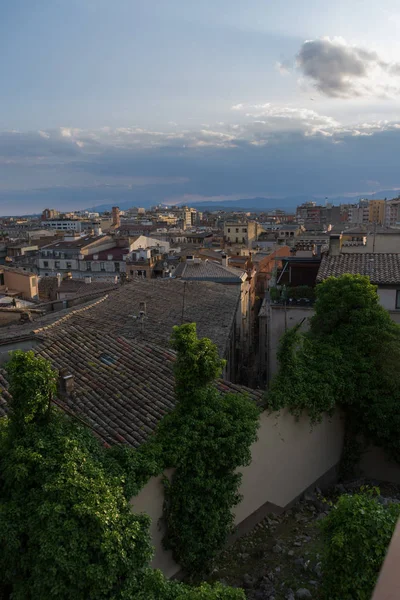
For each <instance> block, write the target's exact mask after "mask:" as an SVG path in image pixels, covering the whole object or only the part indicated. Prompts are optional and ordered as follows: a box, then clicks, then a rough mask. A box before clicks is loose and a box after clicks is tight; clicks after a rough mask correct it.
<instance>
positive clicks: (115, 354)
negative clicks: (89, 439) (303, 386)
mask: <svg viewBox="0 0 400 600" xmlns="http://www.w3.org/2000/svg"><path fill="white" fill-rule="evenodd" d="M42 337H43V339H42V341H41V343H40V345H39V346H38V348H37V349H36V352H37V353H38V354H39V355H41V356H43V357H45V358H47V359H48V360H50V362H51V363H52V365H53V367H54V368H57V369H59V370H61V369H68V371H69V372H70V373H71V374H72V375H73V376H74V392H73V393H72V394H71V395H70V396H68V397H62V398H60V401H58V402H57V403H58V404H59V405H60V404H61V406H63V407H66V409H67V411H71V412H72V413H73V414H75V415H76V416H78V417H80V418H81V419H83V420H84V421H85V422H86V423H87V424H88V425H89V426H90V427H91V428H92V429H93V430H94V431H95V432H96V433H97V434H98V435H99V436H100V437H101V438H102V439H103V440H105V441H107V442H108V443H127V444H129V445H132V446H139V445H140V444H141V443H143V442H144V441H145V440H146V438H147V437H148V436H149V435H150V434H151V433H152V432H153V431H154V429H155V427H156V426H157V423H158V422H159V421H160V419H161V418H162V417H163V416H164V415H165V414H166V413H167V412H169V411H171V410H172V409H173V408H174V406H175V402H176V400H175V394H174V378H173V371H172V365H173V361H174V359H175V354H174V352H173V351H172V350H170V349H165V348H162V347H159V346H156V345H154V344H151V343H149V342H139V343H138V342H132V341H129V340H127V339H126V338H123V337H118V336H117V337H115V336H113V335H104V334H103V333H101V332H100V331H94V330H92V329H87V328H85V327H84V326H79V325H68V326H67V327H64V326H61V327H55V328H49V329H48V330H47V331H45V332H43V335H42ZM217 387H218V389H219V390H220V391H221V392H225V393H228V392H245V393H247V394H248V395H249V397H250V398H251V399H252V400H254V401H255V402H257V403H261V401H262V396H263V393H262V392H261V391H257V390H251V389H249V388H245V387H243V386H239V385H235V384H232V383H230V382H226V381H222V380H221V381H219V382H218V384H217ZM0 388H1V395H0V416H3V415H4V414H6V412H7V400H8V398H9V394H8V392H7V381H6V380H5V378H4V374H3V373H0Z"/></svg>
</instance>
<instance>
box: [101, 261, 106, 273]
mask: <svg viewBox="0 0 400 600" xmlns="http://www.w3.org/2000/svg"><path fill="white" fill-rule="evenodd" d="M105 270H106V265H105V264H104V263H103V262H101V263H100V271H105Z"/></svg>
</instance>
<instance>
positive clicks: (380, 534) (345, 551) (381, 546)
mask: <svg viewBox="0 0 400 600" xmlns="http://www.w3.org/2000/svg"><path fill="white" fill-rule="evenodd" d="M399 515H400V505H398V504H392V505H390V506H388V507H384V506H382V505H381V504H380V503H379V502H377V500H376V498H374V497H373V495H372V493H371V491H367V492H364V493H361V494H356V495H354V496H349V495H344V496H341V497H340V499H339V501H338V503H337V505H336V506H335V507H334V508H333V509H332V511H331V512H330V513H329V515H328V516H327V517H326V518H325V519H323V521H321V529H322V533H323V537H324V539H325V545H324V554H323V561H322V566H323V587H324V591H325V598H326V599H327V600H369V599H370V598H371V595H372V592H373V589H374V587H375V584H376V580H377V578H378V575H379V571H380V569H381V566H382V563H383V561H384V558H385V555H386V552H387V548H388V546H389V543H390V539H391V537H392V534H393V531H394V528H395V526H396V522H397V519H398V518H399Z"/></svg>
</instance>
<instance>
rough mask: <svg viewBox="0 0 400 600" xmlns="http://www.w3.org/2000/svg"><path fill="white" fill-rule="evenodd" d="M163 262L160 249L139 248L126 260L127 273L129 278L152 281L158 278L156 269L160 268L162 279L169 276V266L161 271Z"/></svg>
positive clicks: (158, 271)
mask: <svg viewBox="0 0 400 600" xmlns="http://www.w3.org/2000/svg"><path fill="white" fill-rule="evenodd" d="M161 261H162V253H161V252H160V248H159V247H158V248H157V247H156V248H154V247H152V248H138V249H137V250H134V251H133V252H131V253H130V254H129V256H127V258H126V273H127V275H128V277H129V278H135V277H141V278H143V279H151V278H152V277H155V276H156V274H155V269H156V267H158V270H157V273H158V275H159V276H160V277H163V276H167V273H169V270H168V269H167V265H165V266H164V268H161V269H160V265H159V263H160V262H161ZM163 262H165V261H163ZM167 264H168V263H167ZM168 276H169V275H168Z"/></svg>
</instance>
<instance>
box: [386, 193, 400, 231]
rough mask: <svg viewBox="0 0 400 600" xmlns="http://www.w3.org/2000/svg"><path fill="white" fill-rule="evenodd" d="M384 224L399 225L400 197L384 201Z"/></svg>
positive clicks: (387, 225)
mask: <svg viewBox="0 0 400 600" xmlns="http://www.w3.org/2000/svg"><path fill="white" fill-rule="evenodd" d="M385 225H386V227H399V226H400V198H396V199H394V200H388V201H387V202H386V209H385Z"/></svg>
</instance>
